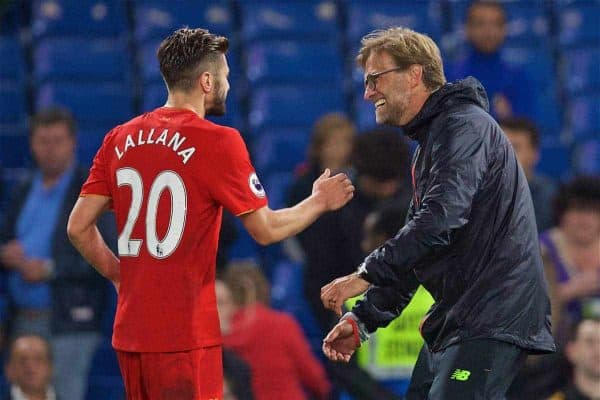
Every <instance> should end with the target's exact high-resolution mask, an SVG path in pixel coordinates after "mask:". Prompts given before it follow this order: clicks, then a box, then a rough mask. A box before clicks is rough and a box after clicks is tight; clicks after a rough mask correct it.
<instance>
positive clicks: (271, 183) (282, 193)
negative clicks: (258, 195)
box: [261, 172, 292, 210]
mask: <svg viewBox="0 0 600 400" xmlns="http://www.w3.org/2000/svg"><path fill="white" fill-rule="evenodd" d="M261 180H262V183H263V185H264V186H265V191H266V192H267V196H268V198H269V207H270V208H272V209H274V210H277V209H280V208H283V207H286V206H287V193H288V188H289V186H290V184H291V183H292V173H291V172H272V173H269V174H265V173H263V174H262V178H261Z"/></svg>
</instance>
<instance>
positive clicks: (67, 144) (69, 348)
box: [0, 108, 117, 400]
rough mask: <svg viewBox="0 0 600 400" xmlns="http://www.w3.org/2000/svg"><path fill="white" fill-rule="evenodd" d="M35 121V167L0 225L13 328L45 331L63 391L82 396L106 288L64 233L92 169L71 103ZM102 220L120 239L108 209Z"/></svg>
mask: <svg viewBox="0 0 600 400" xmlns="http://www.w3.org/2000/svg"><path fill="white" fill-rule="evenodd" d="M30 129H31V134H30V144H31V152H32V154H33V158H34V160H35V162H36V166H37V168H36V169H35V170H34V171H32V174H31V176H30V178H29V179H28V180H26V181H25V182H24V183H23V185H21V186H20V187H19V188H18V189H17V190H16V192H15V195H14V196H13V200H12V202H11V204H10V205H9V208H8V210H9V212H8V213H7V215H6V220H5V221H4V225H3V229H2V230H1V231H0V262H1V263H2V265H3V266H4V268H6V270H7V271H8V294H9V299H10V302H11V305H12V312H13V316H12V319H11V321H10V335H11V336H16V335H21V334H36V335H39V336H42V337H44V338H46V339H48V340H49V341H50V343H51V346H52V348H53V353H54V354H55V360H54V361H55V384H56V390H57V393H58V395H59V397H61V398H65V399H73V400H82V399H83V398H84V395H85V392H86V382H87V373H88V371H89V367H90V362H91V359H92V356H93V353H94V351H95V350H96V346H97V344H98V343H99V341H100V338H101V326H102V318H103V314H104V312H105V310H106V308H107V299H108V297H107V295H108V290H109V288H108V285H107V284H106V282H105V281H104V280H103V279H102V277H101V276H100V275H99V274H98V273H97V272H96V271H95V270H94V269H93V268H92V267H91V266H90V265H89V264H87V263H86V262H85V260H84V259H83V258H82V257H81V256H80V255H79V253H77V251H76V250H75V248H74V247H73V246H72V245H71V243H70V242H69V240H68V238H67V234H66V226H67V219H68V217H69V212H70V209H71V208H72V206H73V204H75V201H76V200H77V198H78V196H79V189H80V188H81V185H82V184H83V182H84V181H85V178H86V177H87V170H86V169H85V168H83V167H82V166H80V165H79V164H78V163H77V160H76V157H75V147H76V127H75V120H74V118H73V116H72V115H71V113H70V112H69V111H67V110H66V109H61V108H50V109H48V110H44V111H40V112H39V113H37V114H36V115H34V116H33V118H32V119H31V127H30ZM100 227H101V230H102V231H103V233H104V234H106V235H107V237H109V238H112V239H113V240H112V241H113V242H116V236H117V234H116V226H115V223H114V220H113V219H112V218H111V216H110V215H106V216H105V217H104V218H103V219H102V221H101V222H100ZM112 244H113V245H114V243H112Z"/></svg>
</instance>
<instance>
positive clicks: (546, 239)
mask: <svg viewBox="0 0 600 400" xmlns="http://www.w3.org/2000/svg"><path fill="white" fill-rule="evenodd" d="M554 216H555V217H554V218H555V222H556V226H555V227H554V228H552V229H550V230H548V231H546V232H544V233H543V234H542V235H541V236H540V244H541V247H542V257H543V260H544V270H545V273H546V277H547V279H548V280H549V284H550V285H549V286H550V300H551V302H552V330H553V334H554V337H555V338H556V339H557V342H558V343H559V344H564V340H565V335H566V334H567V333H568V328H569V326H570V325H571V324H573V323H577V322H578V321H579V320H581V318H582V315H583V313H584V312H585V311H586V310H594V309H598V308H599V307H600V176H580V177H576V178H574V179H573V180H572V181H570V182H568V183H566V184H563V185H562V186H561V187H560V188H559V190H558V193H557V195H556V198H555V200H554Z"/></svg>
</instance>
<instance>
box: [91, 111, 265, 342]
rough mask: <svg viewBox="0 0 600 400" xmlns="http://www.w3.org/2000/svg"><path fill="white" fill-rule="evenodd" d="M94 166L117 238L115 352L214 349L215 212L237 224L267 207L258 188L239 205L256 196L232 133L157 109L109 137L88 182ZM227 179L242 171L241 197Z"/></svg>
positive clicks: (216, 337) (249, 169)
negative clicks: (103, 180) (226, 213)
mask: <svg viewBox="0 0 600 400" xmlns="http://www.w3.org/2000/svg"><path fill="white" fill-rule="evenodd" d="M97 164H98V165H104V166H105V168H106V171H105V175H106V177H107V180H108V187H109V188H110V189H109V190H110V196H111V197H112V199H113V208H114V210H115V214H116V219H117V225H118V228H119V238H118V249H119V258H120V260H121V281H120V289H119V301H118V308H117V316H116V318H115V329H114V337H113V345H114V346H115V348H117V349H120V350H125V351H142V352H149V351H160V352H167V351H183V350H189V349H193V348H198V347H203V346H210V345H215V344H219V343H220V342H221V338H220V333H219V323H218V316H217V311H216V301H215V295H214V278H215V256H216V251H217V245H218V235H219V229H220V223H221V213H222V207H221V206H222V205H225V206H226V207H227V208H228V209H230V210H231V211H232V212H234V213H235V214H241V213H244V212H247V211H251V210H253V209H255V208H257V207H259V206H261V205H263V203H264V202H266V199H265V198H264V191H262V188H261V190H260V191H259V193H258V194H259V195H260V196H250V197H252V198H251V199H249V200H248V201H247V202H244V200H243V199H244V198H245V197H249V196H248V193H250V194H252V192H254V194H255V195H256V193H257V191H256V188H254V189H253V188H252V185H248V184H247V182H249V179H250V180H251V176H255V175H254V171H253V168H252V166H251V164H250V162H249V160H248V154H247V150H246V147H245V145H244V143H243V141H242V139H241V137H240V136H239V133H238V132H237V131H236V130H234V129H232V128H227V127H223V126H219V125H216V124H213V123H211V122H209V121H207V120H205V119H202V118H200V117H198V116H197V115H196V114H195V113H193V112H192V111H189V110H184V109H174V108H166V107H163V108H158V109H156V110H154V111H152V112H150V113H146V114H143V115H141V116H139V117H137V118H135V119H133V120H131V121H129V122H127V123H125V124H123V125H120V126H118V127H116V128H115V129H113V131H111V133H110V134H109V135H107V137H106V139H105V141H104V143H103V146H102V149H101V151H100V152H99V154H98V156H97V160H95V161H94V167H93V168H92V172H94V171H93V170H94V168H96V165H97ZM238 164H239V165H238ZM232 170H233V171H234V172H233V174H234V175H235V174H239V173H240V171H241V173H242V176H243V180H244V187H245V188H246V189H247V190H246V191H247V192H248V193H236V192H239V191H240V190H238V189H239V188H237V187H236V183H235V182H233V180H236V179H237V181H240V178H239V176H232V173H231V172H230V171H232ZM236 171H237V172H236ZM238 186H240V185H239V184H238ZM241 190H242V191H243V190H244V188H243V187H242V188H241ZM240 198H242V200H241V201H240Z"/></svg>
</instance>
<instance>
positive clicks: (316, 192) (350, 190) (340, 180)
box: [312, 168, 354, 211]
mask: <svg viewBox="0 0 600 400" xmlns="http://www.w3.org/2000/svg"><path fill="white" fill-rule="evenodd" d="M330 175H331V171H330V170H329V168H326V169H325V172H323V173H322V174H321V176H319V177H318V178H317V179H316V180H315V181H314V183H313V190H312V194H313V196H315V197H316V198H317V199H319V201H320V202H322V204H323V206H324V208H325V210H326V211H334V210H337V209H339V208H342V207H343V206H344V205H346V203H348V202H349V201H350V200H351V199H352V197H353V196H354V186H353V185H352V182H351V181H350V179H349V178H348V176H346V174H344V173H339V174H336V175H334V176H330Z"/></svg>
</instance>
